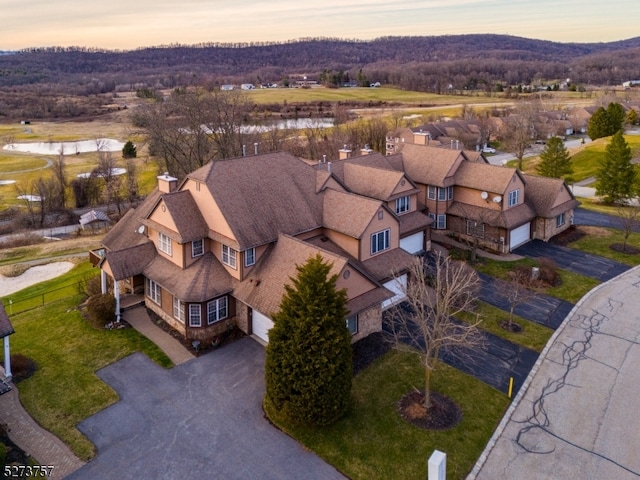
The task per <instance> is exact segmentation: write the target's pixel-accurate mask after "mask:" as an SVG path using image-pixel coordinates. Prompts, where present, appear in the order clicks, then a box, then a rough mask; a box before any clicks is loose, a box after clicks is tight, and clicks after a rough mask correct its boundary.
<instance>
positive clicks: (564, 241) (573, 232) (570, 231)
mask: <svg viewBox="0 0 640 480" xmlns="http://www.w3.org/2000/svg"><path fill="white" fill-rule="evenodd" d="M586 235H587V234H586V232H584V231H582V230H580V229H579V228H577V227H575V226H572V227H569V228H567V229H566V230H565V231H564V232H562V233H559V234H558V235H556V236H555V237H553V238H551V240H549V243H553V244H555V245H560V246H563V247H566V246H568V245H569V244H571V243H573V242H577V241H578V240H580V239H581V238H582V237H584V236H586Z"/></svg>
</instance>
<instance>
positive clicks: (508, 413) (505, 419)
mask: <svg viewBox="0 0 640 480" xmlns="http://www.w3.org/2000/svg"><path fill="white" fill-rule="evenodd" d="M636 270H640V265H638V266H635V267H633V268H631V269H629V270H627V271H626V272H624V273H621V274H620V275H618V276H616V277H614V278H612V279H610V280H608V281H606V282H604V283H601V284H600V285H598V286H596V287H594V288H593V289H591V290H590V291H589V292H587V294H586V295H585V296H584V297H582V298H581V299H580V300H579V301H578V303H576V304H575V306H574V307H573V308H572V309H571V311H570V312H569V314H568V315H567V316H566V317H565V319H564V320H563V321H562V324H561V325H560V327H558V329H557V330H556V331H555V332H554V333H553V335H552V336H551V338H550V339H549V341H548V342H547V344H546V345H545V347H544V349H543V350H542V352H541V353H540V356H539V357H538V360H537V361H536V363H535V364H534V366H533V368H532V369H531V371H530V372H529V375H528V376H527V379H526V380H525V382H524V384H523V385H522V387H521V388H520V391H519V392H518V394H517V395H516V397H515V398H514V399H513V402H511V405H509V408H508V409H507V411H506V412H505V414H504V416H503V417H502V420H501V421H500V423H499V424H498V427H497V428H496V430H495V432H493V435H492V436H491V438H490V439H489V442H488V443H487V446H486V447H485V449H484V450H483V452H482V454H481V455H480V457H479V458H478V461H477V462H476V464H475V465H474V467H473V469H472V470H471V473H469V475H468V476H467V480H475V479H476V477H477V475H478V474H479V473H480V470H482V467H483V466H484V464H485V462H486V461H487V458H488V457H489V454H490V453H491V451H492V450H493V448H494V447H495V445H496V443H497V441H498V439H499V438H500V436H501V435H502V433H503V432H504V429H505V428H506V426H507V424H508V423H509V422H510V421H511V417H512V416H513V413H514V412H515V410H516V408H517V407H518V405H519V403H520V402H521V401H522V399H523V398H524V396H525V394H526V393H527V390H528V389H529V387H530V385H531V382H532V381H533V379H534V377H535V375H536V373H537V372H538V369H539V368H540V365H541V364H542V362H543V361H544V360H545V358H546V356H547V353H548V351H549V350H550V349H551V347H552V346H553V345H554V344H555V343H556V340H557V339H558V337H559V336H560V335H561V334H562V333H563V331H564V329H565V327H566V325H567V324H568V323H569V322H570V321H571V320H572V319H573V317H574V315H575V313H576V312H577V311H578V310H579V309H580V308H581V307H582V305H583V304H584V302H585V301H586V300H587V299H588V298H589V297H591V296H592V295H593V294H595V293H596V292H598V291H599V290H600V289H602V288H604V287H605V286H606V285H608V284H609V283H610V282H613V281H615V280H617V279H618V278H620V277H621V276H623V275H628V274H629V273H631V272H634V271H636Z"/></svg>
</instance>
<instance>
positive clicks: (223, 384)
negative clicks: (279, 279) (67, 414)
mask: <svg viewBox="0 0 640 480" xmlns="http://www.w3.org/2000/svg"><path fill="white" fill-rule="evenodd" d="M264 360H265V350H264V348H263V347H262V346H261V345H259V344H258V343H256V342H255V341H254V340H253V339H251V338H244V339H241V340H238V341H237V342H234V343H233V344H230V345H227V346H225V347H224V348H222V349H220V350H217V351H215V352H212V353H209V354H207V355H204V356H202V357H199V358H195V359H193V360H190V361H188V362H186V363H183V364H181V365H179V366H176V367H174V368H173V369H171V370H165V369H163V368H161V367H159V366H158V365H156V364H154V363H153V362H152V361H151V360H149V358H148V357H146V356H145V355H143V354H141V353H136V354H133V355H131V356H129V357H126V358H124V359H123V360H120V361H118V362H116V363H114V364H112V365H110V366H108V367H106V368H104V369H102V370H100V371H99V372H98V376H99V377H100V378H101V379H102V380H104V381H105V382H106V383H108V384H109V385H110V386H111V387H112V388H114V389H115V390H116V391H117V392H118V395H119V396H120V400H119V401H118V402H117V403H115V404H114V405H111V406H110V407H108V408H106V409H105V410H103V411H101V412H99V413H97V414H95V415H93V416H92V417H90V418H88V419H86V420H84V421H83V422H81V423H80V424H79V425H78V428H79V430H80V431H81V432H82V433H83V434H85V435H86V436H87V437H88V438H89V440H91V441H92V442H93V443H94V444H95V445H96V448H97V451H98V454H97V456H96V457H95V458H94V459H93V460H92V461H91V462H89V463H87V464H86V465H85V466H84V467H82V468H81V469H80V470H77V471H76V472H74V473H73V474H72V475H70V476H69V477H67V478H69V479H73V480H80V479H82V480H84V479H96V478H100V479H129V478H130V479H141V478H154V479H176V478H224V479H273V480H276V479H292V480H293V479H295V480H298V479H300V478H309V479H326V480H329V479H331V480H333V479H342V478H344V477H343V476H342V475H341V474H340V473H339V472H338V471H337V470H336V469H335V468H333V467H332V466H330V465H328V464H327V463H326V462H324V461H323V460H321V459H320V458H319V457H317V456H316V455H314V454H313V453H311V452H309V451H307V450H305V449H304V448H303V447H302V446H301V445H300V444H298V443H297V442H296V441H294V440H293V439H291V438H290V437H289V436H287V435H285V434H284V433H282V432H281V431H279V430H277V429H276V428H275V427H273V426H272V425H271V424H270V423H269V422H268V421H267V420H266V419H265V418H264V416H263V412H262V407H261V402H262V398H263V396H264Z"/></svg>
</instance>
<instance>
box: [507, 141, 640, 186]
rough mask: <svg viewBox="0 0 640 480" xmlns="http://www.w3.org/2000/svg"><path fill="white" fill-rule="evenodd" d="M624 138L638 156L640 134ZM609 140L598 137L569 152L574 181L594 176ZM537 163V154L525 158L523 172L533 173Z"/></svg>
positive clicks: (639, 155)
mask: <svg viewBox="0 0 640 480" xmlns="http://www.w3.org/2000/svg"><path fill="white" fill-rule="evenodd" d="M624 138H625V140H626V142H627V143H628V144H629V146H630V147H631V154H632V158H637V157H640V135H625V137H624ZM610 140H611V137H607V138H599V139H597V140H595V141H593V142H589V143H588V144H585V145H581V146H579V147H578V148H576V149H572V150H571V151H570V152H569V153H570V155H571V160H572V164H573V175H571V177H572V178H573V180H574V181H575V182H579V181H581V180H584V179H587V178H590V177H595V176H596V174H597V173H598V168H599V166H600V163H601V162H602V161H603V160H604V156H605V148H606V146H607V145H608V144H609V142H610ZM539 163H540V157H539V156H535V157H528V158H527V159H525V160H524V163H523V169H524V171H525V173H531V174H535V173H536V166H537V165H538V164H539ZM509 166H515V163H514V162H509Z"/></svg>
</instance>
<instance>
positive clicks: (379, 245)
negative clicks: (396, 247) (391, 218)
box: [371, 228, 391, 255]
mask: <svg viewBox="0 0 640 480" xmlns="http://www.w3.org/2000/svg"><path fill="white" fill-rule="evenodd" d="M390 235H391V231H390V230H389V229H388V228H387V229H386V230H383V231H381V232H377V233H373V234H371V255H373V254H375V253H378V252H382V251H383V250H386V249H388V248H389V243H390V241H389V238H390Z"/></svg>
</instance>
